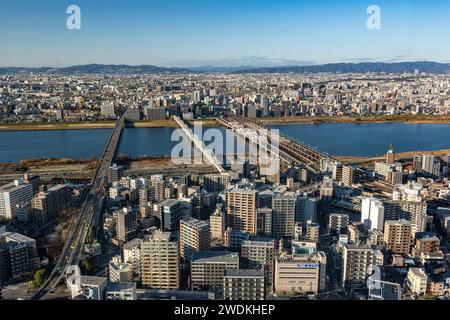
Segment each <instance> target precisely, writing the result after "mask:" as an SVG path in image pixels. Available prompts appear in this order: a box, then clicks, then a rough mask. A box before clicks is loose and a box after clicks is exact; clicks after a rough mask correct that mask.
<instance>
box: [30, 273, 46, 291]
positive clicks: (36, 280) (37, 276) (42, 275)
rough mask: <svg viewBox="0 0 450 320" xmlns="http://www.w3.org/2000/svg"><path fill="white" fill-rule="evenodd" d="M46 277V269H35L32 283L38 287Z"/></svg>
mask: <svg viewBox="0 0 450 320" xmlns="http://www.w3.org/2000/svg"><path fill="white" fill-rule="evenodd" d="M46 277H47V271H46V270H45V269H39V270H37V271H36V272H35V273H34V276H33V285H34V286H35V287H38V288H39V287H41V286H42V285H43V284H44V282H45V279H46Z"/></svg>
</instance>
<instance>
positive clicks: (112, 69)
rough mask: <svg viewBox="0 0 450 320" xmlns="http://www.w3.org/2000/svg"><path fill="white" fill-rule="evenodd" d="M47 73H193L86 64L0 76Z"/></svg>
mask: <svg viewBox="0 0 450 320" xmlns="http://www.w3.org/2000/svg"><path fill="white" fill-rule="evenodd" d="M31 72H33V73H47V74H77V73H79V74H160V73H191V72H192V71H191V70H188V69H183V68H165V67H156V66H152V65H141V66H129V65H113V64H86V65H79V66H71V67H63V68H50V67H41V68H27V67H4V68H2V67H0V74H6V73H31Z"/></svg>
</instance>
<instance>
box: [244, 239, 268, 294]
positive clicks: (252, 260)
mask: <svg viewBox="0 0 450 320" xmlns="http://www.w3.org/2000/svg"><path fill="white" fill-rule="evenodd" d="M241 258H242V259H241V265H242V267H243V268H245V269H260V268H262V269H263V270H264V275H265V279H266V281H265V283H266V287H267V292H268V293H270V292H272V290H273V281H274V272H275V240H257V241H251V240H246V241H244V242H243V243H242V247H241Z"/></svg>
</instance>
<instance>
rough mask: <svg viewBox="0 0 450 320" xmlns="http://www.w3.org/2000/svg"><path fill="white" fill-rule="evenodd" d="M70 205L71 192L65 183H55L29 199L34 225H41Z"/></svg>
mask: <svg viewBox="0 0 450 320" xmlns="http://www.w3.org/2000/svg"><path fill="white" fill-rule="evenodd" d="M71 205H72V192H71V190H70V189H69V187H67V186H66V185H57V186H54V187H52V188H49V189H47V188H46V187H44V188H42V191H41V192H39V193H37V194H36V195H35V196H34V197H33V199H32V201H31V214H32V219H33V222H34V223H35V224H36V225H43V224H46V223H47V222H49V221H50V220H51V219H53V218H56V217H58V215H59V214H60V213H61V212H62V211H65V210H67V209H68V208H69V207H71Z"/></svg>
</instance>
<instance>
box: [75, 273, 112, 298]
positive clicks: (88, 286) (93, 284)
mask: <svg viewBox="0 0 450 320" xmlns="http://www.w3.org/2000/svg"><path fill="white" fill-rule="evenodd" d="M107 284H108V280H107V279H106V278H104V277H93V276H81V279H80V286H79V287H74V288H73V290H72V299H76V298H77V297H79V296H82V297H84V299H87V300H104V299H105V291H106V287H107Z"/></svg>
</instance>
